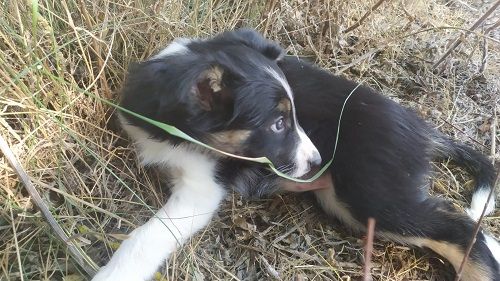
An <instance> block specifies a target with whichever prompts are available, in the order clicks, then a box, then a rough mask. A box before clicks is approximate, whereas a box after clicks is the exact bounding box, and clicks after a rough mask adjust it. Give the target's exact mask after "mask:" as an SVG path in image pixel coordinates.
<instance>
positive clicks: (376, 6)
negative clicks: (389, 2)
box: [342, 0, 385, 33]
mask: <svg viewBox="0 0 500 281" xmlns="http://www.w3.org/2000/svg"><path fill="white" fill-rule="evenodd" d="M384 1H385V0H378V1H377V3H375V5H373V6H372V7H371V8H370V10H368V11H367V12H366V13H365V14H364V15H363V16H362V17H361V18H360V19H359V20H358V21H357V22H356V23H355V24H353V25H351V26H349V27H348V28H346V29H345V30H344V31H342V33H349V32H351V31H353V30H354V29H356V28H358V27H360V26H361V24H362V23H363V22H364V21H365V20H366V19H367V18H368V16H370V14H371V13H372V12H373V11H375V10H376V9H377V8H378V7H379V6H380V5H382V3H384Z"/></svg>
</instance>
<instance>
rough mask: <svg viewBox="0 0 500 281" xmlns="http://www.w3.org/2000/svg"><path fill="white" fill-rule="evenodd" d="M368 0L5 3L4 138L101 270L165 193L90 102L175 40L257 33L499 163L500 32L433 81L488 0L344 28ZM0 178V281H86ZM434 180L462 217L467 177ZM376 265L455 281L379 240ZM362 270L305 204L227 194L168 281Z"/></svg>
mask: <svg viewBox="0 0 500 281" xmlns="http://www.w3.org/2000/svg"><path fill="white" fill-rule="evenodd" d="M375 2H376V1H373V0H372V1H346V0H337V1H303V0H285V1H268V2H261V1H242V0H235V1H227V2H225V1H217V0H213V1H159V2H157V3H156V2H155V1H144V0H141V1H125V0H114V1H111V0H96V1H84V0H62V1H48V0H40V1H38V2H37V1H2V4H1V5H0V14H1V15H2V17H0V47H1V48H0V77H1V79H0V83H1V84H0V85H1V86H0V110H1V111H0V114H1V118H0V128H1V129H0V132H1V134H2V136H3V137H4V138H6V139H7V141H8V142H9V145H10V146H11V148H12V150H13V151H14V153H15V154H16V155H17V157H18V158H19V159H20V160H21V162H22V164H23V165H24V167H25V169H26V171H27V172H28V174H29V175H30V176H31V177H32V180H33V182H34V184H35V186H36V188H37V189H38V190H39V191H40V193H41V194H42V197H43V198H44V200H45V202H46V204H47V205H48V206H49V208H50V210H51V211H52V214H53V215H54V216H55V218H56V219H57V220H58V222H59V223H60V224H61V225H62V227H63V228H64V229H65V230H66V232H67V233H68V234H69V235H70V236H72V239H73V240H72V241H75V242H77V243H78V244H79V245H80V246H81V247H82V250H83V251H84V252H85V253H86V254H87V255H88V256H89V257H90V258H92V259H93V260H94V261H95V262H96V263H97V264H103V263H104V262H105V261H106V260H107V259H108V258H109V256H110V255H111V254H112V250H113V249H115V248H116V247H117V245H118V244H119V243H120V240H121V239H123V237H124V236H123V235H122V234H124V233H128V232H129V231H131V230H132V229H133V228H135V227H136V226H138V225H140V224H142V223H143V222H145V221H146V220H147V219H148V217H149V216H150V215H151V209H156V208H158V207H159V206H160V205H161V203H163V202H165V200H166V198H167V194H168V193H167V189H166V188H165V187H164V186H163V185H162V183H161V182H159V180H158V176H157V175H156V172H155V171H152V170H144V169H143V168H141V167H139V166H138V165H137V161H136V157H135V154H134V152H133V151H132V150H131V147H130V145H129V142H128V140H127V139H126V138H124V136H123V134H122V132H121V131H120V129H119V128H118V127H117V126H116V121H115V118H114V116H113V109H111V108H109V107H108V106H106V105H105V104H103V103H102V102H100V101H98V100H96V99H94V98H92V97H90V96H87V95H86V94H85V93H91V94H93V95H96V96H100V97H104V98H109V99H114V98H115V97H116V96H115V92H116V90H117V89H119V87H120V83H121V81H122V79H123V76H124V72H125V69H126V68H127V65H128V64H129V63H130V62H132V61H137V60H142V59H144V58H146V57H148V56H150V55H151V54H152V53H154V52H155V51H157V50H159V49H160V48H161V47H162V46H165V45H166V44H168V42H170V41H171V40H172V39H173V38H175V37H178V36H184V37H186V36H207V35H209V34H213V33H216V32H219V31H222V30H225V29H230V28H233V27H236V26H253V27H256V28H257V29H259V30H261V31H263V32H264V33H265V34H266V36H267V37H269V38H272V39H276V40H279V41H280V42H281V43H282V44H283V46H285V47H287V49H288V51H289V53H291V54H300V55H304V56H308V57H310V58H311V59H312V60H315V61H317V62H318V63H319V64H320V65H322V66H323V67H325V68H327V69H329V70H331V71H332V72H335V73H339V74H343V75H346V76H349V77H351V78H353V79H360V77H363V78H367V81H368V83H369V84H370V85H372V86H373V87H375V88H376V89H378V90H380V91H381V92H383V93H384V94H386V95H387V96H390V97H392V98H394V99H396V100H398V101H400V102H401V103H403V104H405V105H408V106H410V107H413V108H415V109H417V110H418V111H419V112H420V113H421V114H422V115H423V116H424V117H425V118H426V119H428V120H429V121H430V122H433V123H434V124H435V125H436V126H437V127H439V128H440V129H441V130H443V131H446V132H447V133H449V134H450V135H453V136H455V137H456V138H458V139H461V140H463V141H465V142H468V143H470V144H472V145H473V146H474V147H476V148H477V149H478V150H480V151H482V152H484V153H486V154H489V155H491V156H492V157H493V158H495V159H496V160H499V150H498V148H497V149H495V144H496V143H498V141H499V136H500V135H499V134H498V132H500V129H498V128H497V130H496V132H497V133H496V134H497V135H493V134H492V131H493V130H492V126H493V125H492V124H494V118H493V117H492V116H493V112H494V107H495V103H494V100H495V98H496V96H497V95H498V94H499V86H500V81H499V78H498V74H499V71H500V61H499V55H500V53H499V40H500V31H499V30H498V29H496V30H492V31H491V32H489V33H488V34H482V33H481V29H478V33H475V34H472V35H470V36H469V37H468V38H467V40H466V41H465V42H464V43H463V44H462V45H461V46H460V48H458V49H457V50H456V51H455V52H454V53H453V54H452V55H451V56H449V57H448V58H447V59H446V60H445V62H444V63H443V64H442V65H441V66H440V68H439V69H438V70H433V69H432V68H431V66H432V63H433V62H435V61H436V60H437V59H438V58H439V57H440V55H441V54H443V52H444V51H445V50H446V48H447V46H448V45H449V44H450V43H451V42H453V40H454V39H455V38H456V37H457V36H458V35H459V34H460V33H461V32H462V30H463V29H464V28H467V27H468V26H470V24H471V23H472V22H473V21H475V20H476V19H477V18H479V16H480V15H481V14H482V13H484V11H485V10H486V9H487V8H488V7H489V6H490V5H491V3H492V2H493V1H489V2H488V1H479V0H477V1H475V0H470V1H462V0H460V1H459V0H455V1H454V0H450V1H445V0H435V1H424V0H416V1H409V0H406V1H405V0H395V1H389V0H387V1H385V2H384V3H382V5H380V7H379V8H378V9H376V10H375V11H374V12H373V13H372V14H371V15H369V17H368V18H367V19H366V20H365V21H364V22H363V23H362V24H361V25H360V26H359V27H358V28H356V29H354V30H353V31H351V32H349V33H346V34H344V33H343V32H342V31H343V30H345V29H346V28H348V27H349V26H352V25H353V24H355V22H356V21H357V20H358V19H359V18H361V17H362V16H363V15H364V14H365V13H366V11H368V10H369V9H370V7H371V6H372V5H373V4H374V3H375ZM484 2H488V3H484ZM499 15H500V12H499V11H497V12H496V13H495V14H494V15H493V16H492V17H490V19H488V20H487V21H486V22H485V26H484V28H483V29H482V30H485V29H486V28H488V27H489V26H491V25H492V24H494V23H495V22H496V21H498V19H499ZM483 61H486V62H487V63H486V64H484V63H483ZM496 107H497V111H499V109H500V108H499V106H498V104H497V105H496ZM496 124H498V123H496ZM497 126H498V125H497ZM496 147H498V145H497V146H496ZM0 169H1V171H2V172H1V173H0V196H1V198H2V199H1V200H2V202H3V204H2V205H1V207H0V280H61V279H64V280H82V279H86V277H84V275H83V273H82V272H81V270H80V269H79V268H78V267H77V266H76V262H75V261H74V260H72V259H71V258H69V255H68V254H67V252H66V246H65V245H63V244H62V243H61V242H60V241H59V240H57V239H56V238H55V236H54V234H53V233H52V232H51V230H50V229H49V228H48V226H47V225H46V223H45V222H44V221H43V219H42V217H41V215H40V213H39V212H38V211H37V209H36V208H34V207H33V206H32V203H31V202H30V200H29V197H28V196H27V194H26V191H25V189H24V187H23V186H22V185H21V184H20V183H19V181H18V179H17V177H16V176H15V174H14V172H13V170H12V169H11V168H10V167H9V166H8V164H7V162H6V160H5V159H4V158H0ZM436 171H437V172H436V178H435V180H434V181H433V187H434V188H433V192H435V193H437V194H439V196H443V197H448V198H450V199H451V200H453V202H455V203H456V205H458V206H461V207H463V206H466V205H467V202H466V198H468V197H467V196H465V197H464V196H463V195H462V194H466V193H467V192H464V190H467V188H468V187H469V186H470V185H471V184H470V179H469V178H467V177H465V175H464V174H463V173H461V172H460V171H457V170H456V168H453V167H451V166H448V165H444V164H436ZM484 226H485V227H486V228H488V229H489V230H490V231H491V232H493V233H494V234H495V235H496V236H497V237H498V236H499V235H500V214H499V213H498V212H497V213H496V215H494V216H491V217H488V218H486V219H485V221H484ZM372 265H373V270H372V272H373V274H374V277H375V279H376V280H443V279H445V278H444V277H443V276H448V277H449V276H451V275H452V273H451V270H450V268H449V267H448V266H446V265H443V262H442V261H441V260H440V259H439V258H437V257H436V256H434V255H433V254H429V253H427V252H424V251H420V250H413V249H409V248H406V247H402V246H399V245H395V244H391V243H386V242H381V241H376V243H375V245H374V252H373V264H372ZM361 266H362V241H361V240H360V239H359V238H355V237H353V236H351V235H350V234H349V233H348V232H347V231H346V230H345V228H343V227H342V226H340V225H339V224H338V223H336V222H333V223H332V222H331V220H330V219H327V218H326V217H324V216H323V215H322V214H321V213H320V212H319V211H318V210H317V209H316V208H315V207H314V204H313V200H311V198H308V197H307V196H296V195H283V196H276V197H274V198H270V199H267V200H261V201H256V202H246V201H242V200H241V199H240V198H239V196H238V195H237V194H234V195H232V196H231V197H230V198H229V199H228V200H227V201H226V202H225V203H224V206H223V208H222V210H221V211H220V212H219V214H218V216H217V217H216V218H215V219H214V221H213V223H212V224H211V225H210V227H209V228H207V229H206V230H205V231H203V232H202V233H200V234H199V235H197V236H196V237H195V238H193V239H192V240H191V241H190V242H189V243H188V244H187V245H186V246H185V247H184V248H183V250H181V251H178V252H177V253H176V254H175V255H174V256H173V257H172V259H171V260H170V261H169V263H168V266H167V269H166V270H165V271H164V276H163V277H162V278H164V279H163V280H165V279H166V280H203V279H204V280H218V279H223V280H231V279H241V280H270V279H273V278H274V279H278V280H354V279H357V278H359V276H360V275H361V272H362V268H361ZM157 277H158V278H160V274H159V276H157Z"/></svg>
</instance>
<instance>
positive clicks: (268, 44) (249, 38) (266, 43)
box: [233, 28, 285, 61]
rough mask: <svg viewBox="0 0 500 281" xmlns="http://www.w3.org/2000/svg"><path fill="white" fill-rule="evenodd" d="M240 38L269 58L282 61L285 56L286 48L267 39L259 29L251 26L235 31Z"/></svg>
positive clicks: (242, 41)
mask: <svg viewBox="0 0 500 281" xmlns="http://www.w3.org/2000/svg"><path fill="white" fill-rule="evenodd" d="M233 32H234V34H235V35H236V37H238V40H239V41H240V42H241V43H243V44H245V45H247V46H248V47H250V48H253V49H255V50H257V51H259V52H260V53H262V54H263V55H264V56H266V57H267V58H269V59H271V60H274V61H280V60H281V59H282V58H283V57H284V56H285V50H283V48H281V47H280V46H279V45H278V44H277V43H275V42H273V41H271V40H267V39H266V38H264V37H263V36H262V35H261V34H260V33H258V32H257V31H255V30H253V29H250V28H241V29H237V30H235V31H233Z"/></svg>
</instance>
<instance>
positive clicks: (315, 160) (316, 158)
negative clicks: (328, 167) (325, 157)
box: [309, 150, 321, 168]
mask: <svg viewBox="0 0 500 281" xmlns="http://www.w3.org/2000/svg"><path fill="white" fill-rule="evenodd" d="M319 165H321V155H319V152H318V151H317V150H315V151H314V152H313V155H312V157H311V159H309V166H310V167H311V168H312V167H315V166H319Z"/></svg>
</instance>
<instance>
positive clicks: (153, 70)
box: [93, 32, 321, 281]
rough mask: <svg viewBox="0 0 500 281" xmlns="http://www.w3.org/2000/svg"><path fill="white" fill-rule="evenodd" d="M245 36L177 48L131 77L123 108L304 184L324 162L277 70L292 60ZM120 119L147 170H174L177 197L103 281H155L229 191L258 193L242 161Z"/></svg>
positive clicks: (106, 270)
mask: <svg viewBox="0 0 500 281" xmlns="http://www.w3.org/2000/svg"><path fill="white" fill-rule="evenodd" d="M240 35H241V34H238V35H237V34H235V32H228V33H224V34H221V35H219V36H216V37H215V38H211V39H207V40H189V39H178V40H176V41H174V42H173V43H172V44H170V45H169V46H168V47H167V48H166V49H164V50H162V51H161V52H160V53H159V54H157V55H156V56H154V57H152V58H151V59H149V60H147V61H145V62H143V63H139V64H137V65H135V66H133V67H132V68H131V69H130V71H129V74H128V78H127V81H126V83H125V86H124V87H123V90H122V92H121V102H120V104H121V106H122V107H124V108H126V109H128V110H131V111H133V112H135V113H138V114H141V115H143V116H145V117H148V118H150V119H154V120H157V121H160V122H163V123H167V124H170V125H173V126H175V127H177V128H178V129H180V130H182V131H184V132H185V133H187V134H188V135H190V136H191V137H193V138H195V139H197V140H199V141H202V142H204V143H207V144H209V145H211V146H213V147H215V148H217V149H220V150H223V151H225V152H230V153H234V154H238V155H240V156H246V157H261V156H265V157H267V158H268V159H270V160H271V161H272V162H273V163H274V164H275V165H276V166H277V167H278V169H279V170H280V171H282V172H284V173H286V174H288V175H290V176H294V177H300V176H303V175H304V174H306V173H308V172H309V171H310V170H311V169H313V168H314V167H316V166H317V165H319V164H320V163H321V158H320V154H319V152H318V150H317V149H316V147H315V146H314V145H313V144H312V142H311V140H310V139H309V138H308V137H307V136H306V134H305V133H304V131H303V130H302V128H301V127H300V125H299V123H298V121H297V117H296V111H295V106H294V99H293V94H292V91H291V88H290V86H289V84H288V82H287V80H286V78H285V76H284V74H283V72H282V71H281V69H280V68H279V67H278V65H277V63H276V62H277V58H280V57H281V56H282V50H281V49H280V48H278V47H277V46H276V45H274V44H272V43H270V42H267V41H265V40H264V39H263V38H262V37H261V36H260V35H259V34H257V33H255V32H247V35H248V36H245V40H247V42H252V47H250V46H248V45H246V44H241V42H240ZM255 46H258V49H256V48H254V47H255ZM271 58H272V59H271ZM119 118H120V120H121V123H122V126H123V128H124V129H125V131H127V133H128V135H129V136H130V137H131V138H132V139H133V141H134V142H135V145H136V148H137V152H138V155H139V157H140V159H141V161H142V163H143V164H144V165H156V166H159V167H160V168H163V169H164V168H167V169H170V171H171V174H172V176H173V178H172V179H171V180H172V194H171V196H170V198H169V200H168V202H167V203H166V204H165V205H164V206H163V207H162V208H161V209H160V210H159V211H158V212H157V213H156V215H155V216H154V217H153V218H151V219H150V220H149V221H148V222H147V223H146V224H145V225H143V226H141V227H139V228H137V229H136V230H134V231H133V232H132V233H131V234H130V237H129V238H128V239H127V240H125V241H124V242H123V243H122V245H121V246H120V247H119V249H118V250H117V251H116V253H115V254H114V255H113V257H112V258H111V260H110V261H109V263H108V264H107V265H106V266H104V267H102V268H101V270H100V271H99V272H98V273H97V275H96V276H95V277H94V279H93V280H120V281H123V280H128V281H136V280H148V279H150V278H151V277H152V275H153V274H154V272H155V271H156V270H157V268H158V267H159V265H160V264H161V263H162V262H163V261H164V260H165V259H166V258H168V256H169V255H170V254H171V253H172V252H173V251H174V250H175V248H176V247H177V246H179V245H182V244H183V243H184V242H185V241H186V240H187V239H189V238H190V237H191V236H192V235H193V234H194V233H195V232H197V231H198V230H200V229H202V228H203V227H205V226H206V225H207V224H208V223H209V221H210V219H211V217H212V215H213V214H214V213H215V212H216V211H217V209H218V206H219V203H220V202H221V200H222V199H223V198H224V196H225V194H226V190H227V189H228V188H231V187H230V185H229V183H234V182H238V183H237V184H238V185H239V186H251V184H250V183H249V182H248V181H246V180H245V176H243V177H241V178H238V179H236V178H235V177H234V176H233V174H232V170H233V169H235V168H236V169H237V167H238V166H242V167H243V166H244V165H245V164H243V162H242V161H241V160H233V159H229V158H227V157H224V156H223V155H221V154H217V153H212V152H210V151H208V150H207V149H205V148H202V147H199V146H197V145H193V144H191V143H190V142H187V141H185V140H183V139H180V138H176V137H173V136H171V135H169V134H168V133H166V132H165V131H163V130H162V129H159V128H158V127H155V126H153V125H151V124H149V123H147V122H145V121H143V120H141V119H139V118H136V117H133V116H131V115H127V114H125V113H123V114H120V117H119ZM250 170H252V169H250ZM257 170H258V168H257ZM266 172H267V171H266ZM247 178H248V177H247ZM253 180H256V179H253ZM231 186H232V185H231ZM250 189H251V188H250ZM268 192H271V191H270V190H269V191H268ZM243 193H247V194H251V193H256V192H252V191H248V192H243ZM257 193H258V192H257Z"/></svg>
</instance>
